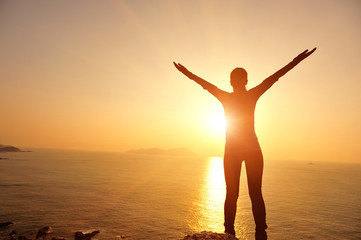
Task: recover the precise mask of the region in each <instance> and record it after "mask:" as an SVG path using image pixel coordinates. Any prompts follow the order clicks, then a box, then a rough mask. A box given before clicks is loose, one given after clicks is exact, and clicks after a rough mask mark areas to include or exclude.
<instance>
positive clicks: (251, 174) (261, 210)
mask: <svg viewBox="0 0 361 240" xmlns="http://www.w3.org/2000/svg"><path fill="white" fill-rule="evenodd" d="M242 161H244V162H245V165H246V171H247V182H248V191H249V196H250V198H251V201H252V212H253V217H254V221H255V223H256V230H259V231H262V230H265V229H266V228H267V224H266V209H265V205H264V201H263V197H262V174H263V156H262V151H261V149H254V148H253V149H252V150H249V151H238V150H236V151H232V149H229V148H227V146H226V151H225V155H224V176H225V180H226V186H227V194H226V200H225V203H224V226H225V229H226V232H228V233H234V220H235V217H236V211H237V198H238V194H239V179H240V174H241V166H242Z"/></svg>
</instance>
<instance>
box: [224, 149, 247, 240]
mask: <svg viewBox="0 0 361 240" xmlns="http://www.w3.org/2000/svg"><path fill="white" fill-rule="evenodd" d="M223 165H224V176H225V180H226V187H227V193H226V200H225V203H224V227H225V232H226V233H229V234H232V235H235V231H234V219H235V217H236V211H237V198H238V193H239V178H240V174H241V166H242V162H241V161H240V160H239V159H236V156H234V155H233V154H232V153H227V152H226V153H225V155H224V161H223Z"/></svg>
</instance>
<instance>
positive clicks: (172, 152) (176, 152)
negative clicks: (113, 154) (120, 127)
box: [126, 148, 196, 156]
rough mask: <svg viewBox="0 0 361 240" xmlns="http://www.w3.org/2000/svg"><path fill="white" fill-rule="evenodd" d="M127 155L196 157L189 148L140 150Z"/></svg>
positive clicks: (131, 151) (130, 151)
mask: <svg viewBox="0 0 361 240" xmlns="http://www.w3.org/2000/svg"><path fill="white" fill-rule="evenodd" d="M126 153H134V154H148V155H168V156H195V155H196V154H195V153H194V152H192V151H190V150H188V149H187V148H170V149H161V148H146V149H144V148H140V149H136V150H129V151H126Z"/></svg>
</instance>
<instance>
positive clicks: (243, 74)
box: [231, 68, 248, 85]
mask: <svg viewBox="0 0 361 240" xmlns="http://www.w3.org/2000/svg"><path fill="white" fill-rule="evenodd" d="M247 75H248V74H247V71H246V70H245V69H244V68H235V69H233V71H232V72H231V84H232V85H233V83H235V82H236V81H240V82H241V83H242V84H243V85H246V84H247V82H248V79H247Z"/></svg>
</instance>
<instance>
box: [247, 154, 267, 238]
mask: <svg viewBox="0 0 361 240" xmlns="http://www.w3.org/2000/svg"><path fill="white" fill-rule="evenodd" d="M245 165H246V171H247V181H248V191H249V196H250V198H251V201H252V212H253V217H254V221H255V223H256V232H264V230H265V229H266V228H267V224H266V209H265V205H264V201H263V196H262V174H263V156H262V152H261V151H260V150H259V151H254V152H252V153H250V154H247V159H246V160H245Z"/></svg>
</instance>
